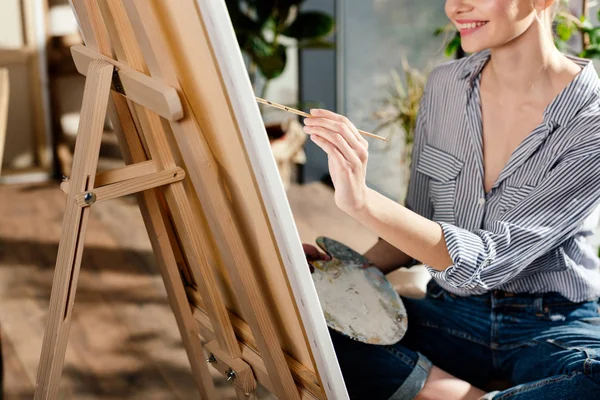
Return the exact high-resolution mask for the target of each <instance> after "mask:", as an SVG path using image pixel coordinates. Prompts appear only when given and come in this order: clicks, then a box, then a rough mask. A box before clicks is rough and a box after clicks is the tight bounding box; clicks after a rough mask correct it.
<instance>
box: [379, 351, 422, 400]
mask: <svg viewBox="0 0 600 400" xmlns="http://www.w3.org/2000/svg"><path fill="white" fill-rule="evenodd" d="M417 354H418V355H419V359H418V360H417V364H416V365H415V368H414V369H413V370H412V372H411V373H410V374H409V375H408V377H407V378H406V380H405V381H404V383H402V386H400V387H399V388H398V390H396V391H395V392H394V394H393V395H392V396H391V397H390V399H389V400H406V399H414V398H415V397H417V394H419V392H420V391H421V389H423V386H425V381H426V380H427V377H428V376H429V371H431V367H432V364H431V361H429V359H428V358H427V357H425V356H424V355H423V354H421V353H417Z"/></svg>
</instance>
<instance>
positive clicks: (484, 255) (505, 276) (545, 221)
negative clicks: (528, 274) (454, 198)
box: [428, 143, 600, 289]
mask: <svg viewBox="0 0 600 400" xmlns="http://www.w3.org/2000/svg"><path fill="white" fill-rule="evenodd" d="M586 147H587V146H586ZM599 148H600V144H598V143H596V144H594V145H593V146H589V148H588V149H589V151H587V150H586V151H581V149H579V151H577V152H576V153H575V152H573V153H572V155H571V156H570V157H569V156H567V157H564V158H563V161H561V162H560V163H558V165H556V166H555V167H554V169H553V170H552V171H550V172H549V173H548V175H547V177H546V178H545V179H544V180H543V181H542V182H541V183H540V184H538V185H537V186H536V188H534V189H533V190H532V191H531V193H529V194H528V195H527V196H526V197H525V198H524V199H522V200H520V201H519V202H518V203H517V204H516V205H515V206H514V207H513V208H511V209H509V210H508V211H506V212H505V214H504V215H503V216H502V217H501V218H500V219H498V220H497V221H495V222H493V223H492V224H491V225H490V227H489V230H476V231H468V230H465V229H462V228H459V227H457V226H454V225H452V224H448V223H444V222H439V221H438V223H439V225H440V226H441V227H442V230H443V233H444V238H445V241H446V246H447V248H448V252H449V253H450V257H451V259H452V265H451V266H449V267H448V268H447V269H445V270H444V271H441V272H440V271H437V270H434V269H433V268H430V267H428V269H429V271H430V272H431V274H432V275H433V276H434V277H436V278H438V279H441V280H443V281H445V282H447V283H448V284H449V285H451V286H454V287H457V288H466V289H474V288H483V289H492V288H494V287H495V286H498V285H500V284H502V283H504V282H506V281H508V280H510V279H511V278H513V277H514V276H516V275H517V274H518V273H519V272H521V271H522V270H523V269H524V268H526V267H527V266H528V265H530V264H531V263H532V262H533V261H535V260H536V259H537V258H539V257H541V256H542V255H544V254H546V253H547V252H548V251H550V250H552V249H553V248H555V247H556V246H558V245H559V244H561V243H562V242H564V241H565V240H566V239H568V238H569V237H571V236H572V235H573V234H574V233H575V232H577V230H578V229H579V228H580V227H581V226H582V224H583V222H584V221H585V219H586V218H587V217H589V216H590V215H591V214H592V213H593V211H594V210H595V209H596V207H598V205H599V204H600V151H599V150H598V149H599ZM582 153H583V154H582Z"/></svg>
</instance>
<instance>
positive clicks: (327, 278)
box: [310, 237, 407, 345]
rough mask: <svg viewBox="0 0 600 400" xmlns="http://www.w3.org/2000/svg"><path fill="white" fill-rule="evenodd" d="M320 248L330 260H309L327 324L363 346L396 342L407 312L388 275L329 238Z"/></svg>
mask: <svg viewBox="0 0 600 400" xmlns="http://www.w3.org/2000/svg"><path fill="white" fill-rule="evenodd" d="M316 242H317V245H318V246H319V247H320V248H321V249H322V250H323V251H324V252H325V253H327V254H329V255H330V256H331V260H330V261H310V264H311V265H312V266H314V267H315V271H314V273H313V274H312V278H313V282H314V283H315V287H316V289H317V293H318V295H319V300H320V303H321V308H322V309H323V313H324V314H325V320H326V321H327V325H328V326H329V327H330V328H331V329H333V330H335V331H337V332H340V333H342V334H344V335H346V336H348V337H350V338H352V339H355V340H358V341H360V342H364V343H370V344H379V345H390V344H394V343H397V342H398V341H399V340H400V339H402V337H403V336H404V334H405V333H406V329H407V316H406V309H405V308H404V304H402V300H401V299H400V297H399V296H398V294H397V293H396V291H395V290H394V288H393V287H392V285H391V284H390V283H389V282H388V280H387V279H386V277H385V275H383V273H382V272H381V271H380V270H379V269H378V268H376V267H375V266H373V265H372V264H371V263H370V262H369V260H367V259H366V258H365V257H363V256H362V255H360V254H359V253H357V252H355V251H354V250H352V249H350V248H349V247H347V246H345V245H343V244H342V243H339V242H337V241H335V240H333V239H329V238H326V237H319V238H317V241H316Z"/></svg>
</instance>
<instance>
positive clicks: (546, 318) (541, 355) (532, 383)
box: [493, 303, 600, 400]
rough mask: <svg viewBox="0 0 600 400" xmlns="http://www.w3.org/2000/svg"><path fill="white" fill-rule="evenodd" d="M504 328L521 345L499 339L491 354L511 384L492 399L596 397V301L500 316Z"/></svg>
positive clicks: (599, 344) (599, 322)
mask: <svg viewBox="0 0 600 400" xmlns="http://www.w3.org/2000/svg"><path fill="white" fill-rule="evenodd" d="M503 317H504V318H503V319H504V320H505V321H507V322H509V323H510V324H511V325H512V326H505V332H510V331H511V330H512V331H515V329H518V331H515V334H514V336H515V337H517V338H516V340H518V341H519V342H520V343H524V345H522V346H519V347H518V348H514V349H511V348H510V343H501V344H500V347H499V348H498V350H497V352H496V357H497V359H498V360H499V362H500V364H501V369H502V370H503V372H505V373H506V375H507V376H509V377H510V380H511V381H512V383H513V384H514V385H516V386H514V387H512V388H510V389H508V390H505V391H503V392H501V393H498V394H496V396H494V397H493V398H494V399H515V400H516V399H527V400H529V399H532V400H535V399H559V398H560V399H561V400H562V399H564V400H568V399H577V400H586V399H590V400H591V399H597V398H599V397H600V396H599V395H598V393H600V314H599V313H598V304H597V303H587V304H584V305H581V306H579V305H575V304H572V305H568V304H564V305H561V306H558V307H553V306H551V305H550V306H545V307H542V309H541V310H540V312H537V313H529V314H528V315H525V314H524V313H523V312H521V313H519V314H518V315H504V316H503Z"/></svg>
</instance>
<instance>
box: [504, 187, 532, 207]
mask: <svg viewBox="0 0 600 400" xmlns="http://www.w3.org/2000/svg"><path fill="white" fill-rule="evenodd" d="M533 189H535V186H534V185H529V184H525V185H522V186H511V185H506V186H505V187H504V190H503V192H502V201H501V205H500V208H501V210H502V213H505V212H506V211H509V210H511V209H512V208H514V207H515V206H516V205H517V204H518V203H519V202H520V201H521V200H523V199H524V198H525V197H527V195H529V193H531V192H532V191H533Z"/></svg>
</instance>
